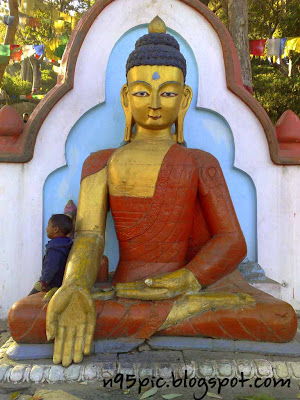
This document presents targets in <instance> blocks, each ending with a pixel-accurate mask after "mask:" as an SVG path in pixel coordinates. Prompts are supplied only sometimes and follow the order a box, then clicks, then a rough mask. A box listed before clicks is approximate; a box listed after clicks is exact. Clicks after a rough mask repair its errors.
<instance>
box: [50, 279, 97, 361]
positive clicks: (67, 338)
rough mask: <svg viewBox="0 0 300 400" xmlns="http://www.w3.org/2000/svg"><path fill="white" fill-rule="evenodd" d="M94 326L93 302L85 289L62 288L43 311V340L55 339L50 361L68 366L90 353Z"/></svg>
mask: <svg viewBox="0 0 300 400" xmlns="http://www.w3.org/2000/svg"><path fill="white" fill-rule="evenodd" d="M95 324H96V312H95V305H94V301H93V299H92V297H91V294H90V293H89V291H88V290H86V289H83V288H77V287H74V286H62V287H61V288H60V289H59V290H58V291H57V292H56V293H55V294H54V296H53V297H52V299H51V300H50V303H49V305H48V309H47V319H46V325H47V328H46V331H47V339H48V340H51V339H55V342H54V352H53V362H54V364H59V363H62V365H63V366H64V367H68V366H69V365H70V364H71V362H72V361H74V362H75V363H80V362H81V361H82V358H83V354H85V355H87V354H90V353H91V350H92V342H93V335H94V330H95Z"/></svg>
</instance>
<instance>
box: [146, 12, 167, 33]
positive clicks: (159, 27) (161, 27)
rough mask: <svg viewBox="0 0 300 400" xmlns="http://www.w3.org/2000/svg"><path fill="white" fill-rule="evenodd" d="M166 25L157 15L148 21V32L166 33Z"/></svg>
mask: <svg viewBox="0 0 300 400" xmlns="http://www.w3.org/2000/svg"><path fill="white" fill-rule="evenodd" d="M166 31H167V27H166V24H165V23H164V21H163V20H162V19H161V18H159V16H158V15H157V16H156V17H155V18H153V20H152V21H151V22H150V24H149V27H148V32H149V33H166Z"/></svg>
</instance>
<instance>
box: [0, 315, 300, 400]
mask: <svg viewBox="0 0 300 400" xmlns="http://www.w3.org/2000/svg"><path fill="white" fill-rule="evenodd" d="M9 336H10V335H9V332H8V328H7V324H6V321H0V347H1V346H2V345H3V344H4V343H5V342H6V341H7V339H8V338H9ZM167 353H169V352H166V353H165V356H166V357H167V356H168V354H167ZM173 354H175V352H174V353H173ZM143 355H144V357H146V358H147V354H146V352H145V353H144V354H143ZM162 356H164V353H163V352H162V351H155V352H153V351H152V352H149V363H150V362H154V361H155V358H156V357H159V358H160V359H161V358H162ZM122 357H123V358H124V357H125V358H126V357H127V355H126V354H123V355H122ZM132 357H134V355H132V354H131V355H130V354H128V358H129V359H130V358H132ZM144 357H143V358H144ZM183 357H184V359H186V360H197V359H198V360H199V359H213V360H218V359H220V360H221V359H224V358H226V359H227V360H234V359H237V358H246V359H254V358H262V357H261V356H260V357H257V356H256V355H255V354H247V353H244V354H241V353H239V354H236V353H228V352H227V353H222V352H217V353H213V352H204V351H196V350H186V351H184V352H183ZM265 359H268V360H269V361H273V359H274V357H270V356H269V357H265ZM276 360H282V361H287V360H288V359H287V358H286V357H276ZM293 361H300V359H299V358H297V359H293ZM190 383H191V385H192V384H193V382H192V381H190ZM202 384H203V382H202ZM259 384H262V382H259ZM299 384H300V380H291V383H290V387H283V388H282V387H274V385H273V382H271V384H270V386H269V387H267V388H266V387H263V386H262V387H260V388H255V387H254V386H255V385H254V381H253V380H251V381H248V382H246V383H244V385H243V386H244V387H242V384H241V383H240V382H238V383H237V385H236V386H235V387H234V388H232V387H230V384H228V385H227V386H226V387H223V388H222V390H221V393H220V396H221V397H219V398H222V399H224V400H238V399H242V398H244V397H247V396H250V397H249V400H252V399H253V400H256V398H255V397H253V396H258V395H268V396H270V399H269V398H264V397H257V400H271V399H275V400H292V399H293V400H294V399H297V398H300V386H299ZM119 385H120V384H118V383H116V384H114V385H113V388H112V389H108V388H103V383H102V382H81V383H77V382H76V383H75V382H74V383H56V384H49V383H44V384H38V385H37V384H33V383H19V384H14V383H0V400H10V399H12V398H13V394H14V393H15V392H20V393H21V396H20V397H19V399H20V400H22V397H23V395H33V394H34V393H35V392H36V391H37V390H40V389H47V390H50V391H56V390H62V391H64V392H66V393H68V394H71V395H73V396H76V397H77V398H78V399H81V400H94V399H101V400H102V399H103V400H109V399H111V400H120V399H125V400H126V399H127V400H137V399H140V398H141V394H139V393H138V390H139V385H135V386H134V387H133V388H131V389H129V390H126V388H125V387H123V390H121V389H120V388H119ZM168 385H169V387H167V384H166V385H165V386H164V387H163V388H159V389H158V390H157V392H156V393H155V394H154V395H153V396H151V397H148V399H150V400H158V399H162V398H163V397H162V395H166V394H181V396H180V397H178V399H179V400H180V399H184V400H189V399H199V400H200V399H204V400H209V399H212V398H217V397H213V394H216V393H217V387H218V383H217V384H216V386H215V387H213V388H212V387H209V388H208V392H209V393H208V395H206V396H205V395H204V394H205V391H206V389H205V386H204V385H202V387H197V384H196V385H195V386H194V387H186V388H185V387H183V385H181V386H180V387H178V388H177V387H172V382H168ZM150 388H151V386H147V387H145V388H143V389H142V394H143V393H144V392H145V390H148V389H150ZM298 395H299V397H298ZM23 398H24V399H25V398H26V397H23ZM54 398H55V400H65V399H66V395H65V396H64V395H62V396H61V397H54ZM176 398H177V397H176ZM45 399H46V398H45Z"/></svg>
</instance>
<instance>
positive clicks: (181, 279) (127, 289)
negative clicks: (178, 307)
mask: <svg viewBox="0 0 300 400" xmlns="http://www.w3.org/2000/svg"><path fill="white" fill-rule="evenodd" d="M200 289H201V285H200V283H199V282H198V280H197V279H196V277H195V276H194V274H193V273H192V272H190V271H189V270H188V269H186V268H181V269H179V270H177V271H175V272H171V273H167V274H163V275H159V276H156V277H155V278H148V279H145V280H144V281H139V282H128V283H117V285H116V295H117V297H123V298H128V299H140V300H164V299H170V298H172V297H176V296H179V295H180V294H183V293H195V292H198V291H199V290H200Z"/></svg>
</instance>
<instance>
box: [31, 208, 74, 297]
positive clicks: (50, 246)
mask: <svg viewBox="0 0 300 400" xmlns="http://www.w3.org/2000/svg"><path fill="white" fill-rule="evenodd" d="M72 229H73V222H72V220H71V218H70V217H68V216H67V215H65V214H53V215H52V217H51V218H50V219H49V222H48V226H47V229H46V231H47V236H48V238H49V239H51V240H50V241H49V242H48V243H47V245H46V253H45V255H44V259H43V267H42V274H41V276H40V279H39V281H38V282H36V283H35V284H34V287H33V289H32V291H31V292H30V293H29V295H31V294H35V293H38V292H47V291H48V290H50V289H52V288H54V287H60V286H61V285H62V281H63V277H64V273H65V267H66V262H67V259H68V255H69V253H70V250H71V247H72V239H70V238H69V237H67V235H68V234H69V233H70V232H71V231H72Z"/></svg>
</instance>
